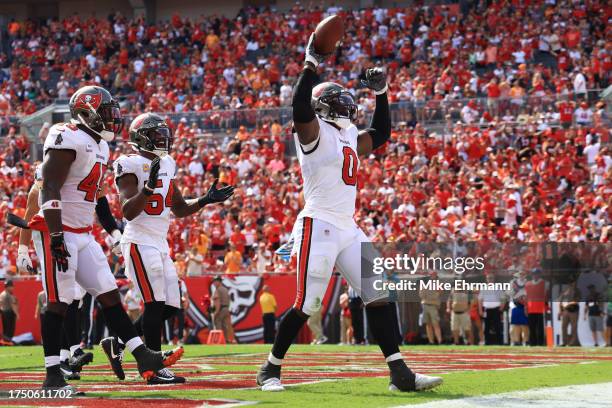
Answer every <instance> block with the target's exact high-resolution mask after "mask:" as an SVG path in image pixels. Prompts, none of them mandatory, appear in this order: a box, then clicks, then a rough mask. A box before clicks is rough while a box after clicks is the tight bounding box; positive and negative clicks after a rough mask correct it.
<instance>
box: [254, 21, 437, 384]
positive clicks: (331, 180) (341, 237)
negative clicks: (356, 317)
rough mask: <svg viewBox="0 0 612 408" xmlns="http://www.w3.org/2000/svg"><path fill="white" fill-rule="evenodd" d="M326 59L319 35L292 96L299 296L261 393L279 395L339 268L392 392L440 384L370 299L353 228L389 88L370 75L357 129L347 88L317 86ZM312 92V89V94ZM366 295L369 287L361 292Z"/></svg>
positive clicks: (378, 72)
mask: <svg viewBox="0 0 612 408" xmlns="http://www.w3.org/2000/svg"><path fill="white" fill-rule="evenodd" d="M326 58H327V55H320V54H317V53H316V52H315V50H314V33H313V34H312V35H311V37H310V41H309V43H308V45H307V47H306V62H305V64H304V68H303V70H302V72H301V73H300V75H299V77H298V80H297V83H296V86H295V90H294V94H293V102H292V106H293V122H294V128H295V133H296V134H295V136H294V139H295V144H296V150H297V155H298V160H299V163H300V166H301V170H302V177H303V179H304V198H305V200H306V204H305V206H304V208H303V209H302V211H301V212H300V214H299V215H298V219H297V221H296V224H295V226H294V228H293V238H294V239H295V243H296V245H295V247H294V250H295V251H296V252H297V260H298V277H297V279H298V291H297V295H296V300H295V304H294V306H293V308H292V309H291V310H290V311H289V312H288V313H287V314H286V315H285V317H284V318H283V320H282V321H281V323H280V326H279V330H278V333H277V335H276V339H275V341H274V345H273V347H272V352H271V353H270V355H269V356H268V360H267V361H266V362H265V363H264V364H263V366H262V367H261V369H260V371H259V374H258V375H257V384H258V385H260V386H261V387H262V390H264V391H281V390H283V386H282V384H281V381H280V376H281V365H282V362H283V358H284V357H285V353H286V352H287V350H288V349H289V346H290V345H291V343H292V342H293V340H294V339H295V337H296V335H297V334H298V332H299V330H300V329H301V327H302V325H303V324H304V323H305V322H306V320H307V319H308V316H310V315H311V314H312V313H315V312H318V310H319V309H320V307H321V300H322V299H323V296H324V295H325V291H326V289H327V286H328V284H329V280H330V278H331V275H332V271H333V268H334V265H335V266H336V267H337V268H338V270H339V272H340V273H341V274H342V275H343V276H344V278H345V279H346V280H347V282H348V283H349V285H350V286H351V287H352V288H353V289H355V290H356V291H357V293H360V295H361V297H362V298H363V300H364V303H366V313H367V316H368V324H369V325H370V328H371V330H372V334H373V335H374V338H375V339H376V342H377V343H378V345H379V347H380V349H381V350H382V353H383V355H384V356H385V359H386V362H387V364H388V366H389V369H390V384H389V388H390V389H391V390H400V391H419V390H425V389H429V388H433V387H435V386H437V385H439V384H441V383H442V379H441V378H440V377H429V376H425V375H420V374H414V373H413V372H412V371H411V370H410V369H409V368H408V367H407V366H406V363H404V360H403V359H402V355H401V353H400V351H399V347H398V345H397V341H396V334H395V330H396V328H395V327H394V321H395V320H394V318H393V315H392V314H391V309H390V307H389V303H388V302H387V301H386V300H383V299H381V298H380V297H375V298H373V296H367V293H366V291H365V288H362V284H361V260H362V257H361V243H362V242H369V240H368V238H367V237H366V236H365V234H364V233H363V231H362V230H361V229H360V228H359V227H358V226H357V225H356V224H355V221H354V219H353V216H354V212H355V199H356V195H357V187H356V186H357V171H358V168H359V158H358V156H364V155H369V154H370V153H371V152H372V150H374V149H376V148H377V147H379V146H382V145H383V144H384V143H385V142H386V141H387V140H388V139H389V137H390V134H391V119H390V115H389V102H388V100H387V83H386V78H385V74H384V72H383V70H382V69H380V68H373V69H368V70H367V72H366V80H365V81H363V83H364V85H366V86H367V87H368V88H370V89H372V90H373V91H374V93H375V94H376V109H375V110H374V115H373V118H372V122H371V125H370V128H368V129H366V130H362V131H359V130H357V127H355V125H354V124H353V123H352V122H353V121H354V120H355V119H356V117H357V105H356V104H355V100H354V97H353V95H352V94H351V93H349V92H348V91H347V90H346V89H345V88H343V87H342V86H340V85H338V84H335V83H332V82H324V83H321V84H318V85H316V86H315V84H316V82H317V74H316V70H317V66H318V64H319V63H321V62H323V61H324V60H325V59H326ZM313 88H314V89H313ZM362 289H364V290H363V291H362Z"/></svg>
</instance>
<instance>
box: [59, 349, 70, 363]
mask: <svg viewBox="0 0 612 408" xmlns="http://www.w3.org/2000/svg"><path fill="white" fill-rule="evenodd" d="M69 358H70V350H66V349H61V350H60V361H68V359H69Z"/></svg>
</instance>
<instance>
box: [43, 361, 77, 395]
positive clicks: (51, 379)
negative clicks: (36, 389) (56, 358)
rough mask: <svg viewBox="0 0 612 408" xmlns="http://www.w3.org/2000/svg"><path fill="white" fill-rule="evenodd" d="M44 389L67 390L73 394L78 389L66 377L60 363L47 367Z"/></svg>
mask: <svg viewBox="0 0 612 408" xmlns="http://www.w3.org/2000/svg"><path fill="white" fill-rule="evenodd" d="M42 389H43V390H45V391H48V390H66V391H71V392H72V395H74V394H76V389H75V388H74V387H73V386H72V385H70V384H68V383H67V382H66V380H65V379H64V375H63V374H62V370H61V368H60V366H59V365H57V366H54V367H50V368H49V369H47V375H46V376H45V380H44V381H43V384H42Z"/></svg>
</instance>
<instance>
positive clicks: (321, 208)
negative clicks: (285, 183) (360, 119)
mask: <svg viewBox="0 0 612 408" xmlns="http://www.w3.org/2000/svg"><path fill="white" fill-rule="evenodd" d="M317 120H318V121H319V139H318V140H317V141H316V142H315V145H314V146H313V147H310V149H309V150H307V151H304V149H306V148H305V147H304V146H302V145H301V144H300V141H299V140H298V136H297V134H294V140H295V145H296V150H297V157H298V160H299V162H300V166H301V168H302V178H303V179H304V199H305V200H306V204H305V206H304V209H302V211H301V212H300V214H299V215H298V219H299V218H302V217H311V218H315V219H320V220H323V221H326V222H329V223H330V224H333V225H335V226H336V227H338V228H340V229H348V228H350V227H352V226H355V220H354V219H353V216H354V215H355V199H356V198H357V171H358V170H359V158H358V156H357V136H358V134H359V131H358V130H357V127H355V125H351V126H350V127H349V128H347V129H341V130H338V129H337V128H335V127H334V126H332V125H331V124H329V123H327V122H325V121H324V120H321V119H320V118H319V117H317Z"/></svg>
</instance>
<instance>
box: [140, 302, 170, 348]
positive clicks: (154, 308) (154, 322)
mask: <svg viewBox="0 0 612 408" xmlns="http://www.w3.org/2000/svg"><path fill="white" fill-rule="evenodd" d="M164 306H165V305H164V302H148V303H145V306H144V313H143V314H142V315H143V318H142V330H143V332H144V339H145V344H146V345H147V347H148V348H150V349H151V350H153V351H161V330H162V325H163V323H164V320H163V313H164Z"/></svg>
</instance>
